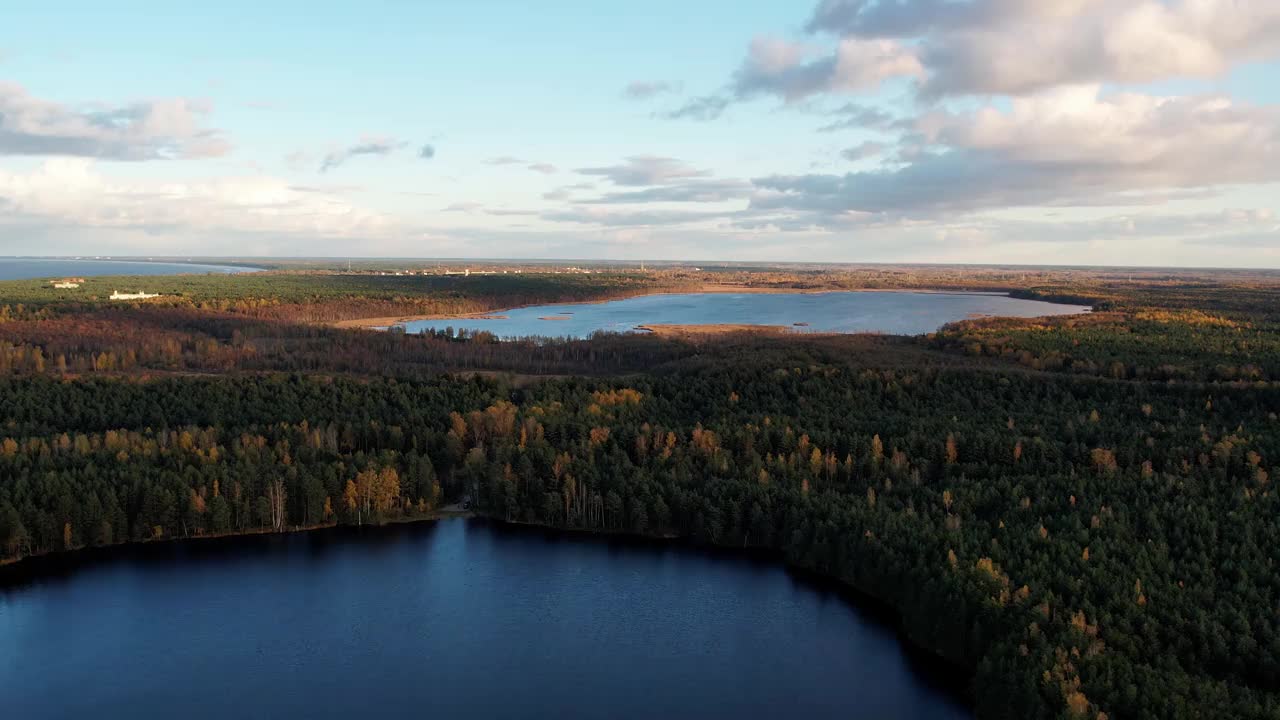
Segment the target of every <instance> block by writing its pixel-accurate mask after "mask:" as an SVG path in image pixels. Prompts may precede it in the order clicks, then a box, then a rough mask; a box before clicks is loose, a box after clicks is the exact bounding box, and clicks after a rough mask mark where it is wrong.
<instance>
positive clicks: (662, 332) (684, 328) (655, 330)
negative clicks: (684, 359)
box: [636, 323, 796, 337]
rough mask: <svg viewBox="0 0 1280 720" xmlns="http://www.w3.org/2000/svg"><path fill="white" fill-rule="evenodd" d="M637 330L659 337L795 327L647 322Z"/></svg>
mask: <svg viewBox="0 0 1280 720" xmlns="http://www.w3.org/2000/svg"><path fill="white" fill-rule="evenodd" d="M636 329H637V330H640V331H643V332H649V333H652V334H654V335H658V336H660V337H694V336H704V335H727V334H730V333H768V334H771V335H772V334H779V333H791V332H795V330H796V329H795V328H794V327H791V326H788V325H753V324H751V323H719V324H715V325H676V324H672V323H649V324H646V325H637V326H636Z"/></svg>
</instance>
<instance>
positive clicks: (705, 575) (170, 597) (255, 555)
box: [0, 519, 971, 720]
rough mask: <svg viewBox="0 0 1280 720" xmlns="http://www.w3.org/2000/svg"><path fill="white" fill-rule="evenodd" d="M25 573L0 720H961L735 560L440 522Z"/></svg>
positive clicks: (853, 633) (7, 602)
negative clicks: (384, 719)
mask: <svg viewBox="0 0 1280 720" xmlns="http://www.w3.org/2000/svg"><path fill="white" fill-rule="evenodd" d="M82 557H83V556H82ZM39 562H43V563H44V566H46V567H44V568H43V569H37V570H36V571H35V572H36V574H35V577H34V578H24V579H21V580H19V581H17V583H18V584H13V583H14V578H13V577H11V578H10V583H11V584H10V586H9V588H8V589H0V648H3V649H4V651H3V652H0V697H3V698H4V701H3V708H4V715H5V717H10V718H22V719H23V720H37V719H41V718H72V717H90V716H91V717H98V718H109V719H110V718H139V717H184V718H218V719H219V720H225V719H226V718H229V717H236V718H241V717H249V718H279V717H308V718H316V717H367V716H390V717H447V718H540V717H546V718H711V719H715V718H725V719H726V720H728V719H730V718H732V719H735V720H740V719H748V720H749V719H751V718H779V717H796V718H863V717H865V718H908V717H909V718H920V719H923V720H950V719H953V718H954V719H959V718H969V717H971V713H970V712H969V711H968V710H967V709H966V708H965V707H963V706H962V705H960V704H958V702H957V701H956V700H955V698H954V696H953V694H951V693H949V692H947V691H945V690H944V689H942V688H940V687H939V686H937V685H935V684H933V683H932V681H931V680H930V678H931V677H936V674H935V673H936V672H937V671H936V669H932V668H931V669H929V670H928V671H926V669H925V668H923V667H921V666H920V665H919V664H918V663H916V662H915V661H913V660H911V659H910V658H909V657H908V655H907V653H906V652H905V651H904V647H903V645H902V644H901V643H900V642H899V640H898V638H897V636H896V634H895V632H894V631H893V630H892V629H890V628H889V627H887V626H886V625H885V624H883V622H881V621H880V620H877V619H876V618H875V617H872V616H871V615H869V614H867V613H864V612H863V611H860V610H859V609H857V608H856V607H855V606H854V605H852V604H850V603H849V602H848V601H847V600H846V599H845V597H844V596H843V595H841V594H840V593H837V592H834V591H831V590H830V589H826V588H824V587H822V586H820V585H814V584H811V583H809V582H808V581H804V580H801V579H798V578H797V577H796V576H793V575H792V574H790V573H788V572H787V571H785V570H784V569H782V568H781V567H780V566H779V565H778V564H776V563H772V562H766V561H763V560H757V559H751V558H746V557H743V556H740V555H737V554H729V553H717V552H704V551H700V550H696V549H691V548H688V547H685V546H680V545H665V544H658V543H649V542H637V541H626V540H604V539H599V538H589V537H583V536H571V535H564V534H558V533H552V532H549V531H541V530H534V529H525V528H507V527H505V526H500V525H496V524H493V523H488V522H485V521H479V520H464V519H450V520H443V521H440V522H437V523H426V524H418V525H400V526H393V527H388V528H381V529H365V530H364V531H363V532H360V531H356V530H346V531H343V530H334V531H321V532H315V533H303V534H293V535H276V536H253V537H246V538H235V539H225V540H216V541H187V542H177V543H157V544H150V545H145V546H134V547H126V548H118V549H112V550H107V551H103V552H100V553H97V557H95V558H93V559H92V560H85V561H71V562H72V563H73V565H72V566H61V567H59V565H60V562H61V561H56V562H54V563H49V562H48V561H38V563H39ZM50 565H52V566H54V569H50V568H49V567H47V566H50ZM9 570H10V571H12V570H15V568H9ZM11 574H12V573H11Z"/></svg>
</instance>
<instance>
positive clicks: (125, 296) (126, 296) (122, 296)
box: [111, 290, 160, 300]
mask: <svg viewBox="0 0 1280 720" xmlns="http://www.w3.org/2000/svg"><path fill="white" fill-rule="evenodd" d="M153 297H160V293H148V292H136V293H122V292H120V291H119V290H116V291H114V292H112V293H111V299H112V300H146V299H147V298H153Z"/></svg>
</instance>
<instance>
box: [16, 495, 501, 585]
mask: <svg viewBox="0 0 1280 720" xmlns="http://www.w3.org/2000/svg"><path fill="white" fill-rule="evenodd" d="M474 517H478V516H477V515H476V513H475V512H473V511H471V510H458V509H455V508H454V507H453V506H452V505H449V506H445V507H443V508H440V509H439V510H432V511H431V512H429V513H427V514H425V515H417V516H414V517H403V516H402V517H398V518H393V519H391V520H387V521H385V522H382V523H378V524H377V525H375V524H373V523H365V524H364V525H344V524H342V523H339V522H336V521H335V522H326V523H313V524H310V525H294V526H290V527H287V528H285V529H283V530H272V529H270V528H250V529H247V530H229V531H226V532H215V533H204V534H203V535H188V536H186V537H173V536H170V537H160V538H147V539H145V540H125V541H123V542H114V543H110V544H109V545H81V546H79V547H74V548H71V549H70V550H53V551H50V552H45V553H39V554H37V555H23V556H21V557H16V558H15V557H7V558H0V573H3V572H8V571H10V570H13V569H19V570H20V569H22V568H23V567H24V566H27V565H38V564H40V563H42V562H58V561H67V560H73V559H76V558H81V557H84V556H88V555H100V554H103V553H110V552H115V551H119V550H127V549H130V548H140V547H146V546H149V545H167V544H170V543H180V542H187V541H194V542H201V541H205V540H234V539H236V538H247V537H257V536H260V535H299V534H302V533H309V532H315V531H317V530H332V529H335V528H360V527H382V526H386V525H406V524H413V523H420V522H433V521H436V520H447V519H450V518H463V519H470V518H474ZM3 580H4V578H3V575H0V590H2V589H3V588H4V585H5V583H4V582H3Z"/></svg>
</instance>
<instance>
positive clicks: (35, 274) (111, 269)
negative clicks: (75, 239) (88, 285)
mask: <svg viewBox="0 0 1280 720" xmlns="http://www.w3.org/2000/svg"><path fill="white" fill-rule="evenodd" d="M257 270H258V268H250V267H233V266H230V265H202V264H199V263H185V262H146V261H142V260H76V259H71V258H13V257H7V258H6V257H0V280H25V279H29V278H60V277H95V276H103V275H181V274H185V273H201V274H203V273H241V272H256V271H257Z"/></svg>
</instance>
